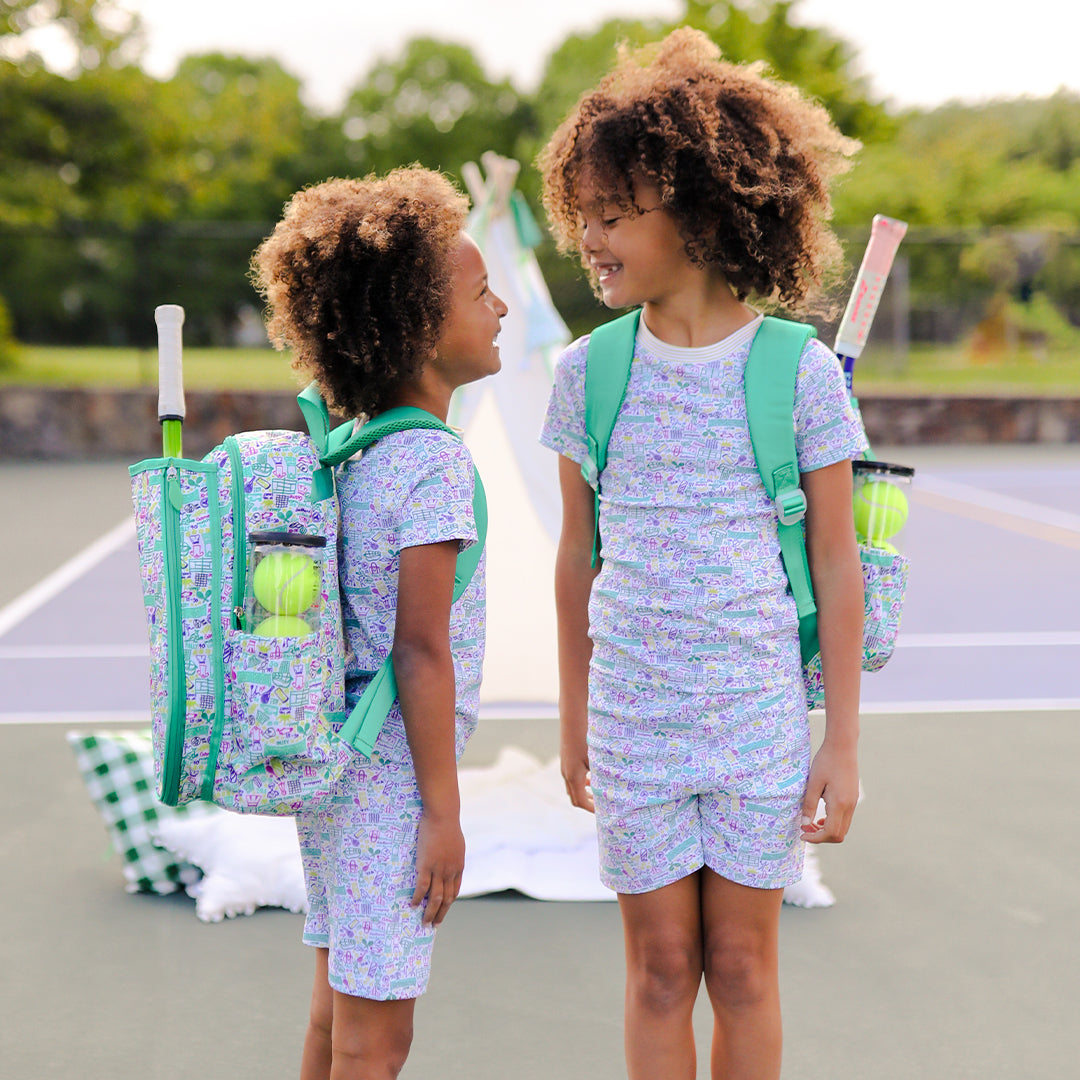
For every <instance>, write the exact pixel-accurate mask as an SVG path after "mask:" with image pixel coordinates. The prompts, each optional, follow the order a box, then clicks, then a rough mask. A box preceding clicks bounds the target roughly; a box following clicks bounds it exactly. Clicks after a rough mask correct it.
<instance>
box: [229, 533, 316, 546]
mask: <svg viewBox="0 0 1080 1080" xmlns="http://www.w3.org/2000/svg"><path fill="white" fill-rule="evenodd" d="M248 543H249V544H285V545H290V546H293V547H309V548H321V547H326V537H325V536H311V535H309V534H308V533H291V532H253V533H248Z"/></svg>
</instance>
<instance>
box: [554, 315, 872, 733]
mask: <svg viewBox="0 0 1080 1080" xmlns="http://www.w3.org/2000/svg"><path fill="white" fill-rule="evenodd" d="M755 329H756V322H755V323H751V324H749V325H748V326H747V327H744V328H742V330H740V331H737V332H736V333H735V334H734V335H732V336H731V337H730V338H727V339H725V340H724V341H722V342H718V343H716V344H714V345H711V346H707V347H705V348H704V349H678V348H673V347H672V346H669V345H666V344H665V343H663V342H660V341H658V340H657V339H656V338H655V337H653V336H652V335H651V334H650V333H649V332H648V329H647V328H646V327H645V324H644V320H642V323H641V324H640V328H639V332H638V338H637V342H636V345H635V351H634V362H633V364H632V365H631V369H630V379H629V384H628V386H627V391H626V397H625V400H624V402H623V406H622V409H621V411H620V413H619V416H618V419H617V421H616V423H615V428H614V430H613V432H612V437H611V441H610V443H609V446H608V456H607V466H606V468H605V470H604V474H603V485H602V494H601V502H600V532H601V536H602V538H603V568H602V570H601V573H600V575H599V576H598V578H597V580H596V582H595V583H594V585H593V590H592V596H591V599H590V604H589V621H590V631H589V632H590V636H591V637H592V639H593V642H594V649H593V661H592V667H591V671H590V708H591V710H592V711H593V714H594V715H595V714H596V713H597V712H601V713H605V714H608V715H613V716H614V715H619V714H620V713H621V712H624V711H625V709H626V708H628V707H632V708H633V710H634V711H635V712H637V713H638V714H639V715H642V714H645V715H652V716H654V717H656V718H657V719H659V718H668V719H672V718H674V717H675V716H676V715H684V714H685V716H686V718H687V720H688V722H691V721H692V718H693V716H694V715H695V714H698V713H700V711H701V709H702V708H703V707H709V706H710V705H712V706H715V707H716V708H718V709H723V708H727V707H729V706H730V704H731V702H732V701H733V700H736V699H740V698H743V697H744V696H745V695H747V694H750V695H756V696H759V697H760V696H761V695H771V694H775V693H777V692H780V693H782V694H783V696H787V692H788V691H789V688H790V692H791V694H792V699H791V700H792V701H795V700H797V698H798V695H799V692H800V691H801V679H800V662H799V649H798V638H797V632H796V627H797V618H796V613H795V605H794V602H793V600H792V599H791V596H790V593H789V592H788V591H787V578H786V575H785V573H784V568H783V563H782V561H781V556H780V544H779V539H778V536H777V523H776V512H775V510H774V508H773V505H772V503H771V500H770V499H769V497H768V495H767V493H766V491H765V488H764V485H763V484H762V482H761V477H760V475H759V473H758V469H757V465H756V462H755V459H754V453H753V448H752V446H751V444H750V433H749V428H748V425H747V417H746V402H745V396H744V387H743V375H744V371H745V367H746V361H747V357H748V356H749V351H750V343H751V340H752V337H753V331H754V330H755ZM587 349H588V338H587V337H585V338H581V339H579V340H578V341H575V342H574V343H573V344H571V345H570V346H569V347H568V348H567V349H566V350H565V351H564V352H563V353H562V355H561V356H560V358H559V360H558V362H557V365H556V370H555V384H554V387H553V389H552V393H551V398H550V401H549V403H548V412H547V417H546V420H545V423H544V428H543V432H542V435H541V442H542V443H543V444H544V445H545V446H548V447H550V448H551V449H553V450H555V451H557V452H558V453H560V454H563V455H565V456H566V457H568V458H570V459H571V460H573V461H574V462H577V463H580V462H581V461H582V460H583V459H584V457H585V454H586V443H585V420H584V392H585V361H586V354H587ZM794 419H795V442H796V449H797V454H798V462H799V468H800V471H802V472H807V471H811V470H814V469H820V468H823V467H825V466H827V465H831V464H834V463H836V462H838V461H841V460H844V459H846V458H852V457H855V456H857V455H858V454H860V453H861V452H862V451H863V450H864V449H865V447H866V445H867V444H866V439H865V436H864V434H863V432H862V427H861V424H860V423H859V421H858V419H857V417H856V416H855V414H854V411H853V410H852V408H851V405H850V402H849V401H848V396H847V393H846V390H845V386H844V380H843V373H842V371H841V369H840V365H839V362H838V360H837V359H836V357H835V356H834V355H833V353H832V352H831V351H830V350H829V349H828V348H827V347H826V346H825V345H823V344H821V343H820V342H818V341H817V340H816V339H815V340H811V341H810V342H809V343H808V344H807V346H806V348H805V349H804V351H803V354H802V356H801V358H800V361H799V368H798V374H797V379H796V396H795V408H794Z"/></svg>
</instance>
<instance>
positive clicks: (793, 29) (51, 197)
mask: <svg viewBox="0 0 1080 1080" xmlns="http://www.w3.org/2000/svg"><path fill="white" fill-rule="evenodd" d="M679 21H680V23H686V24H689V25H693V26H697V27H699V28H701V29H704V30H705V31H706V32H707V33H708V34H710V36H711V37H712V38H713V39H714V40H715V41H716V42H717V43H718V45H719V46H720V48H721V50H722V52H723V54H724V55H725V56H726V57H727V58H729V59H731V60H734V61H738V62H744V61H751V60H764V61H765V62H766V64H767V65H768V67H769V69H770V70H771V71H772V73H774V74H775V75H776V76H778V77H780V78H782V79H784V80H787V81H789V82H792V83H794V84H796V85H798V86H799V87H801V88H802V89H803V90H804V92H806V93H808V94H810V95H811V96H813V97H814V98H816V99H818V100H820V101H821V102H822V103H823V104H824V105H825V106H826V107H827V108H828V109H829V110H830V112H831V113H832V115H833V117H834V118H835V119H836V121H837V123H838V125H839V126H840V127H841V128H842V129H843V130H844V131H845V132H846V133H847V134H850V135H853V136H855V137H857V138H859V139H861V140H862V141H863V144H864V150H863V153H862V155H861V157H860V158H859V160H858V163H857V165H856V167H855V169H854V171H853V172H852V173H851V174H849V175H848V176H846V177H845V178H844V179H843V182H842V184H841V186H840V187H839V188H838V189H837V191H836V193H835V198H834V205H835V210H836V215H835V220H836V223H837V225H838V226H840V227H842V228H847V229H850V230H853V232H852V236H853V237H856V239H855V240H854V241H853V243H854V244H855V245H857V244H858V243H861V237H862V235H864V234H865V230H866V228H867V227H868V225H869V222H870V220H871V218H872V217H873V215H874V214H875V213H878V212H882V213H888V214H890V215H892V216H896V217H901V218H904V219H905V220H907V221H908V222H910V223H911V225H912V226H913V230H912V233H911V234H910V235H909V240H908V241H907V242H906V244H905V252H906V253H907V254H908V255H909V256H910V259H911V270H912V274H911V281H912V294H913V296H915V298H916V301H917V302H918V303H924V302H925V303H927V304H929V303H931V300H930V299H927V298H940V297H948V298H949V300H948V302H949V303H952V304H953V305H954V308H955V309H956V310H963V311H969V310H970V311H975V310H977V309H978V308H979V305H980V304H984V303H985V298H986V295H987V294H988V292H989V291H991V290H993V289H995V288H1011V289H1012V290H1013V291H1014V293H1015V292H1017V290H1020V289H1021V288H1024V289H1028V290H1029V291H1031V290H1034V291H1035V292H1038V291H1039V290H1043V291H1046V292H1047V293H1048V294H1049V295H1052V296H1053V297H1054V298H1055V301H1056V302H1058V303H1059V305H1060V306H1062V307H1063V308H1064V309H1065V310H1068V311H1069V312H1071V313H1072V317H1073V318H1074V320H1075V321H1078V322H1080V245H1078V244H1077V243H1076V242H1075V241H1076V237H1077V235H1078V234H1080V95H1076V94H1070V93H1065V92H1061V93H1059V94H1057V95H1055V96H1054V97H1051V98H1048V99H1044V100H1028V99H1022V100H1017V101H1002V102H994V103H991V104H988V105H983V106H978V107H967V106H961V105H956V104H951V105H947V106H944V107H942V108H939V109H934V110H914V111H909V112H904V113H900V114H893V113H890V112H889V111H888V110H887V109H886V108H885V106H884V105H883V104H882V103H881V102H879V101H876V100H874V98H873V96H872V95H871V93H870V92H869V90H868V87H867V85H866V83H865V82H864V80H862V79H861V78H859V77H858V76H857V75H856V74H855V68H854V63H855V59H856V58H855V55H854V53H853V51H852V49H851V47H850V45H849V44H848V43H847V42H845V41H844V40H843V39H842V38H839V37H837V36H836V35H835V34H832V33H831V32H829V31H826V30H824V29H821V28H819V27H814V26H809V25H804V24H803V22H802V20H801V19H800V0H715V2H710V0H686V7H685V12H684V17H683V19H681V20H679ZM671 26H672V24H670V23H666V22H664V21H663V20H626V19H615V20H610V21H608V22H605V23H603V24H602V25H600V26H598V27H597V28H596V29H595V30H594V31H592V32H590V33H582V34H574V35H571V36H569V37H568V38H567V39H566V40H565V41H564V42H563V43H562V44H561V45H560V46H559V47H558V48H557V49H555V50H554V52H553V53H552V54H551V55H550V57H549V58H548V62H547V64H546V67H545V69H544V73H543V76H542V78H541V81H540V84H539V86H538V87H537V89H536V91H535V92H534V93H524V92H522V91H520V90H519V89H518V88H516V87H515V86H514V85H513V84H512V83H511V82H509V81H507V80H502V81H497V80H493V79H492V78H490V77H489V76H488V74H487V72H486V71H485V70H484V68H483V66H482V65H481V64H480V62H479V61H478V60H477V58H476V56H475V55H474V54H473V52H472V51H471V50H470V49H469V48H467V47H466V46H464V45H460V44H455V43H450V42H443V41H436V40H434V39H431V38H417V39H415V40H413V41H410V42H408V43H407V44H406V45H405V46H404V47H403V48H402V49H401V50H400V52H399V53H398V54H396V55H392V56H387V57H384V58H382V59H381V60H379V61H378V62H377V63H375V64H374V65H372V67H371V68H370V70H368V71H367V72H365V73H364V74H363V76H362V77H361V78H360V80H359V81H358V83H357V85H356V86H355V88H354V90H353V92H352V93H351V95H350V97H349V99H348V101H347V103H346V105H345V107H344V108H343V110H342V111H341V113H340V114H339V115H321V114H318V113H315V112H313V111H312V110H311V109H309V108H308V107H307V106H306V105H305V104H304V102H303V100H302V98H301V86H300V83H299V82H298V80H297V79H296V78H294V77H293V76H292V75H290V74H289V73H288V72H287V71H285V70H284V69H283V68H282V67H281V65H280V64H278V63H277V62H276V61H275V60H271V59H258V58H248V57H237V56H227V55H223V54H220V53H212V54H205V55H197V56H189V57H187V58H186V59H184V60H183V61H182V62H181V64H180V66H179V68H178V69H177V71H176V73H175V74H174V75H173V76H172V77H171V78H169V79H166V80H157V79H154V78H152V77H150V76H149V75H147V74H146V73H145V72H143V71H142V70H141V69H140V68H139V66H138V64H137V60H138V58H139V56H140V50H141V48H142V37H141V28H140V26H139V23H138V20H137V19H136V18H133V17H131V16H129V15H128V14H127V12H126V11H125V9H124V8H123V5H122V0H0V131H3V138H2V139H0V294H3V296H4V298H5V300H6V301H7V306H8V308H9V310H10V312H11V315H12V319H13V322H14V326H15V330H16V333H17V334H18V335H20V336H21V337H23V338H24V339H26V340H37V341H102V342H115V343H123V342H138V343H143V344H149V342H150V340H151V339H152V335H153V324H152V318H151V313H152V309H153V306H154V305H155V304H156V303H159V302H162V301H163V300H167V301H176V302H180V303H183V304H184V305H185V307H187V309H188V321H187V330H188V332H189V336H190V339H191V340H192V341H209V340H217V339H222V338H227V337H228V334H229V332H230V327H231V325H232V324H233V323H234V322H235V320H236V318H237V313H238V312H239V311H240V310H241V309H243V308H244V307H245V305H252V304H254V303H255V302H256V298H255V295H254V293H253V291H252V290H251V287H250V286H249V284H248V282H247V276H246V270H247V261H248V257H249V255H250V252H251V250H252V249H253V248H254V247H255V245H256V244H257V243H258V241H259V240H260V239H261V238H262V236H264V235H265V234H266V232H267V231H268V230H269V229H270V228H271V227H272V225H273V222H274V221H275V220H276V219H277V217H278V215H279V214H280V211H281V207H282V205H283V203H284V202H285V201H286V200H287V199H288V197H289V195H290V194H291V193H292V192H293V191H295V190H296V189H297V188H299V187H302V186H305V185H307V184H310V183H314V182H317V181H319V180H323V179H325V178H326V177H328V176H333V175H364V174H366V173H368V172H372V171H374V172H385V171H386V170H388V169H390V168H393V167H395V166H397V165H401V164H406V163H410V162H414V161H417V162H420V163H421V164H424V165H427V166H429V167H432V168H439V169H442V170H444V171H446V172H447V173H449V174H451V175H452V176H455V177H457V178H459V179H460V175H461V168H462V165H463V164H464V163H465V162H466V161H470V160H471V161H476V160H479V158H480V156H481V155H482V154H483V153H484V152H485V151H487V150H494V151H496V152H498V153H500V154H503V155H506V156H508V157H514V158H517V159H518V160H519V161H521V162H522V165H523V166H524V167H523V169H522V172H521V175H520V178H519V184H520V187H521V188H522V190H523V191H524V193H525V194H526V196H527V197H528V198H529V199H530V200H531V201H532V202H533V206H534V208H537V207H538V205H539V199H538V195H539V179H538V176H537V174H536V171H535V170H534V169H532V168H530V167H529V166H530V164H531V162H532V161H533V160H534V158H535V155H536V153H537V151H538V149H539V148H540V146H541V145H542V144H543V142H544V141H545V140H546V139H547V138H548V137H549V135H550V134H551V132H552V130H553V129H554V128H555V126H556V125H557V124H558V122H559V121H560V120H561V118H562V117H563V116H564V115H565V113H566V112H567V110H568V109H569V108H570V107H571V106H572V105H573V103H574V101H576V100H577V98H578V97H579V96H580V94H581V93H582V92H583V91H584V90H586V89H587V88H589V87H590V86H592V85H594V84H595V83H596V81H597V80H598V79H599V78H600V77H601V76H602V75H603V74H604V73H605V72H606V71H607V70H609V68H610V67H611V65H612V63H613V61H614V58H615V50H616V46H617V44H618V43H619V42H620V41H627V42H629V43H631V44H634V45H638V44H645V43H647V42H650V41H656V40H659V39H660V38H661V37H663V36H664V35H665V34H666V33H667V32H668V31H669V30H670V29H671ZM58 41H59V42H62V43H66V47H67V52H66V55H67V56H68V58H69V62H68V63H67V64H66V66H65V67H64V70H63V71H62V72H61V73H57V72H55V71H53V70H50V69H49V68H48V67H47V66H46V65H45V62H44V59H43V56H44V55H45V46H46V44H47V43H51V45H52V46H55V44H56V42H58ZM987 229H993V230H996V231H995V232H993V234H992V235H991V237H990V239H985V238H980V236H979V235H977V234H978V231H979V230H987ZM919 230H922V232H921V234H920V233H919ZM919 235H921V236H922V237H924V238H925V237H928V236H933V237H934V238H936V239H939V240H940V239H941V238H942V237H950V238H952V241H951V243H950V244H943V243H935V244H929V243H923V244H919V242H918V236H919ZM1032 236H1035V237H1036V239H1038V238H1042V239H1038V243H1036V240H1033V239H1032ZM1033 245H1034V247H1035V248H1037V249H1038V250H1039V251H1041V252H1044V253H1045V257H1043V258H1042V260H1041V262H1040V263H1039V266H1038V267H1037V268H1036V269H1035V270H1034V271H1032V272H1031V273H1027V271H1024V272H1023V273H1021V270H1022V269H1023V268H1022V267H1020V264H1019V263H1015V264H1009V262H1008V260H1009V258H1012V257H1013V256H1012V255H1010V253H1014V254H1015V253H1016V252H1021V253H1022V252H1024V251H1027V250H1028V249H1029V248H1032V246H1033ZM540 257H541V261H542V266H543V269H544V272H545V275H546V276H547V278H548V282H549V285H550V287H551V289H552V293H553V295H554V297H555V299H556V302H557V303H558V304H559V306H560V308H561V309H562V310H563V312H564V314H565V315H566V316H567V318H568V319H569V321H571V323H572V324H573V325H574V326H575V328H576V327H578V326H580V325H585V324H587V323H589V322H591V321H593V320H594V319H595V318H596V316H597V314H598V311H599V309H598V308H597V306H596V304H595V302H594V300H593V299H592V297H591V294H590V293H589V291H588V288H587V286H586V285H585V283H584V281H583V279H582V276H581V274H580V271H579V269H578V268H577V267H576V265H575V264H574V262H573V260H566V259H562V258H559V257H557V256H556V255H555V253H554V251H553V249H552V248H551V246H550V245H545V246H543V247H542V248H541V250H540ZM1017 257H1019V256H1017ZM1025 274H1026V276H1025ZM1002 282H1005V283H1006V284H1004V285H1002V284H1001V283H1002ZM933 302H937V300H936V299H935V300H934V301H933ZM942 302H944V301H942ZM965 305H966V307H965ZM965 317H966V316H965Z"/></svg>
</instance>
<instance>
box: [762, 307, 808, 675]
mask: <svg viewBox="0 0 1080 1080" xmlns="http://www.w3.org/2000/svg"><path fill="white" fill-rule="evenodd" d="M816 333H817V332H816V331H815V330H814V328H813V327H812V326H805V325H804V324H802V323H796V322H789V321H788V320H786V319H774V318H771V317H767V318H766V319H765V320H764V321H763V322H762V324H761V326H760V327H759V328H758V331H757V334H756V335H755V336H754V343H753V345H751V347H750V356H749V358H748V360H747V361H746V375H745V393H746V417H747V421H748V423H749V425H750V442H751V444H752V445H753V447H754V456H755V458H756V459H757V466H758V472H760V473H761V480H762V482H763V483H764V485H765V490H766V492H767V493H768V495H769V498H771V499H772V500H773V502H774V504H775V505H776V513H777V521H778V525H777V531H778V533H779V535H780V554H781V557H782V558H783V561H784V569H785V570H786V571H787V576H788V582H789V583H790V585H791V594H792V596H793V597H794V598H795V608H796V610H797V612H798V616H799V643H800V647H801V651H802V658H803V662H804V663H805V662H806V661H807V660H809V659H810V658H811V657H812V656H814V655H815V654H816V653H817V652H818V651H819V648H818V637H817V605H816V604H815V603H814V590H813V587H812V585H811V583H810V564H809V563H808V561H807V558H806V537H805V535H804V530H803V518H804V517H805V515H806V496H805V495H804V494H803V491H802V488H800V487H799V464H798V457H797V455H796V451H795V424H794V419H793V418H794V410H795V376H796V373H797V372H798V368H799V357H800V356H802V351H803V349H804V348H805V347H806V343H807V342H808V341H809V340H810V339H811V338H812V337H815V336H816Z"/></svg>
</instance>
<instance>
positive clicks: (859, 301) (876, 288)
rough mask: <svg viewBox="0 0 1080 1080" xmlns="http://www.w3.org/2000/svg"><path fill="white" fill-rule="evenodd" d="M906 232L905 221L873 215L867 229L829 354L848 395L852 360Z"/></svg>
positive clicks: (857, 354) (862, 341) (874, 311)
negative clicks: (840, 369)
mask: <svg viewBox="0 0 1080 1080" xmlns="http://www.w3.org/2000/svg"><path fill="white" fill-rule="evenodd" d="M906 232H907V222H906V221H897V220H896V219H895V218H889V217H885V215H884V214H875V215H874V222H873V225H872V226H871V228H870V242H869V243H868V244H867V245H866V251H864V252H863V257H862V263H861V265H860V266H859V273H858V274H857V276H856V278H855V285H854V286H853V287H852V290H851V297H850V299H849V300H848V303H847V308H846V309H845V310H844V317H843V318H842V319H841V320H840V328H839V330H837V332H836V345H835V346H834V348H833V352H835V353H836V355H837V356H838V357H840V360H841V362H842V363H843V365H844V382H845V383H846V384H847V392H848V395H849V396H850V394H851V386H852V374H853V372H854V370H855V361H856V360H858V359H859V355H860V354H861V353H862V351H863V346H864V345H865V344H866V338H867V336H868V335H869V333H870V324H871V323H872V322H873V321H874V316H875V315H876V314H877V309H878V303H879V302H880V300H881V293H882V290H883V289H884V288H885V281H886V279H887V278H888V276H889V271H890V270H891V269H892V264H893V259H894V258H895V257H896V249H897V248H898V247H899V246H900V241H901V240H903V239H904V234H905V233H906Z"/></svg>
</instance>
